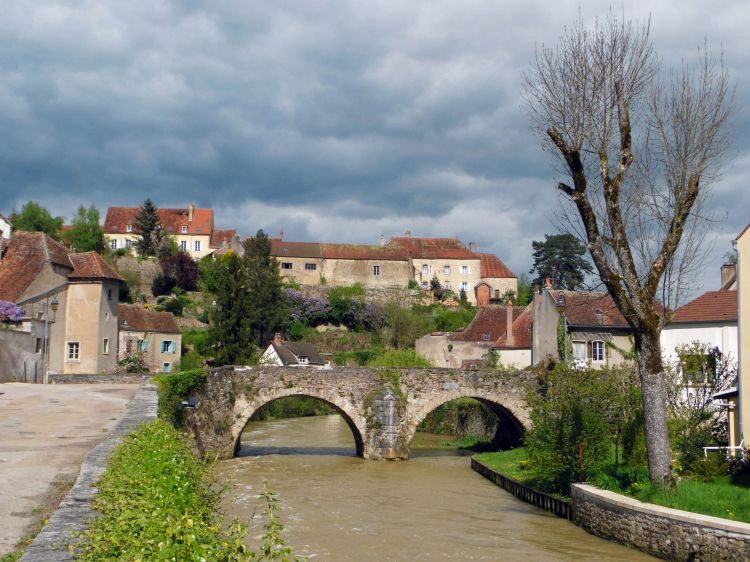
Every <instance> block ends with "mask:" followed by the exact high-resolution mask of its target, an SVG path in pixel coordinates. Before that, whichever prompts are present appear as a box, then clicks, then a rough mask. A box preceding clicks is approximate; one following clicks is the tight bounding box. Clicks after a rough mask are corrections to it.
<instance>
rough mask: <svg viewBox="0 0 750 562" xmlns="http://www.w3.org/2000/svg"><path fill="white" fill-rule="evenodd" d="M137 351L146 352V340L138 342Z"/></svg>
mask: <svg viewBox="0 0 750 562" xmlns="http://www.w3.org/2000/svg"><path fill="white" fill-rule="evenodd" d="M138 350H139V351H148V340H138Z"/></svg>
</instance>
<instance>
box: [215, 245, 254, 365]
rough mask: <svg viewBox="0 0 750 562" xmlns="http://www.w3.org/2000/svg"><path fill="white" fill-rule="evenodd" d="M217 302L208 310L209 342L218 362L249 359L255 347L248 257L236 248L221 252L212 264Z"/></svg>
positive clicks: (228, 362) (233, 363)
mask: <svg viewBox="0 0 750 562" xmlns="http://www.w3.org/2000/svg"><path fill="white" fill-rule="evenodd" d="M211 288H212V294H213V297H214V302H215V304H214V306H213V307H212V308H211V312H210V314H209V320H210V325H209V332H208V339H209V345H210V347H211V349H212V352H213V358H214V362H215V363H216V364H217V365H236V364H239V363H243V362H246V361H248V360H249V359H250V358H251V357H252V355H253V352H254V350H255V346H254V345H253V342H252V329H251V325H250V323H249V322H248V315H249V313H250V299H249V294H248V291H247V267H246V264H245V260H244V259H243V258H241V257H240V256H238V255H237V254H236V253H234V252H229V253H228V254H226V255H225V256H222V257H221V258H220V259H219V260H218V261H217V262H215V267H213V268H212V277H211Z"/></svg>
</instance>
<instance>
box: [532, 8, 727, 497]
mask: <svg viewBox="0 0 750 562" xmlns="http://www.w3.org/2000/svg"><path fill="white" fill-rule="evenodd" d="M699 61H700V64H699V65H697V66H696V67H691V66H689V65H686V64H683V65H682V66H681V68H679V69H677V70H670V71H663V70H662V69H661V67H660V61H659V60H658V59H657V57H656V55H655V54H654V51H653V48H652V45H651V42H650V39H649V23H648V22H646V23H643V24H640V23H633V22H621V21H618V20H617V19H616V18H615V17H613V16H610V17H609V18H608V19H607V20H606V21H604V22H599V21H597V22H596V23H595V24H594V26H593V27H592V28H587V27H586V26H585V25H584V24H583V22H582V21H581V20H579V21H578V22H576V24H575V25H574V26H573V27H572V28H570V29H567V30H566V31H565V32H564V33H563V35H562V37H561V38H560V41H559V44H558V45H557V46H556V47H555V48H548V47H544V46H542V47H541V48H540V49H539V50H538V51H537V55H536V58H535V60H534V62H533V64H532V66H531V69H530V70H529V71H528V72H527V73H526V74H525V75H524V91H525V97H526V101H527V103H528V108H529V114H530V116H531V120H532V123H533V128H534V129H535V130H536V132H537V133H539V135H540V136H541V138H542V143H543V146H544V147H545V148H546V149H549V150H550V151H551V153H552V154H553V157H554V158H555V159H556V161H557V162H558V163H559V164H560V165H561V168H560V170H561V172H562V174H563V175H564V176H565V177H567V178H569V180H568V181H563V182H560V183H558V186H557V187H558V189H559V190H560V192H561V193H562V194H563V197H564V199H567V200H569V202H570V203H572V205H570V206H568V208H569V209H571V210H572V212H571V213H569V215H568V216H569V219H570V221H571V223H570V224H571V226H572V227H573V230H574V232H577V233H578V234H579V236H580V237H581V238H582V239H583V240H585V241H586V242H587V245H588V249H589V251H590V252H591V256H592V259H593V261H594V265H595V266H596V269H597V271H598V273H599V277H600V279H601V281H602V283H603V284H604V285H605V286H606V288H607V290H608V291H609V293H610V294H611V296H612V298H613V299H614V302H615V303H616V305H617V307H618V309H619V310H620V312H621V313H622V314H623V316H624V317H625V318H626V319H627V321H628V323H629V324H630V326H631V327H632V329H633V331H634V334H635V351H636V354H637V360H638V361H637V362H638V371H639V376H640V380H641V387H642V391H643V392H642V394H643V410H644V424H645V428H646V447H647V450H648V462H649V472H650V477H651V480H652V481H653V482H654V483H656V484H660V485H671V483H672V482H673V478H672V473H671V468H670V461H671V456H670V449H669V437H668V434H667V408H666V398H665V388H664V369H663V366H662V358H661V350H660V345H659V336H660V333H661V329H662V327H663V326H664V324H665V323H666V322H667V321H668V316H669V314H668V311H670V310H674V309H675V308H676V306H677V304H678V301H679V299H680V295H681V293H682V292H683V291H684V289H685V286H686V285H685V284H686V282H687V279H688V277H689V275H690V274H691V273H693V272H695V270H696V267H698V264H699V263H700V261H699V258H700V256H701V252H700V249H701V245H702V243H703V238H704V235H705V233H706V230H707V220H708V218H707V217H706V216H705V214H704V213H703V202H704V201H705V196H706V187H707V186H708V185H709V184H710V183H711V182H712V181H713V180H715V179H716V178H717V176H718V172H719V169H720V167H721V164H722V162H723V161H724V157H725V155H726V153H727V151H728V146H729V134H728V131H727V129H728V120H729V116H730V114H731V108H732V102H733V95H732V91H731V88H730V86H729V81H728V75H727V73H726V71H725V69H724V67H723V65H722V62H721V59H719V61H718V62H717V61H716V60H715V59H714V58H713V57H712V56H711V55H710V54H709V53H708V51H707V50H705V49H704V50H702V51H699Z"/></svg>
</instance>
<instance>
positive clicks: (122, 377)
mask: <svg viewBox="0 0 750 562" xmlns="http://www.w3.org/2000/svg"><path fill="white" fill-rule="evenodd" d="M151 376H152V375H151V374H150V373H111V374H106V375H58V374H52V373H50V374H49V375H47V379H48V381H49V384H141V383H142V382H145V381H146V380H148V379H149V378H151Z"/></svg>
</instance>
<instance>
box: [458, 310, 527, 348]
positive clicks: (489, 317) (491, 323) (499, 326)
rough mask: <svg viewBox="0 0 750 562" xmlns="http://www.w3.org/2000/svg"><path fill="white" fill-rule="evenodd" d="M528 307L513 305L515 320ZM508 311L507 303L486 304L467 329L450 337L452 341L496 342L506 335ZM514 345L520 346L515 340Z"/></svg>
mask: <svg viewBox="0 0 750 562" xmlns="http://www.w3.org/2000/svg"><path fill="white" fill-rule="evenodd" d="M527 309H528V307H524V306H514V307H512V311H513V321H514V322H515V320H516V319H517V318H518V317H520V316H521V314H522V313H523V312H524V311H526V310H527ZM507 311H508V307H507V306H506V305H501V304H489V305H487V306H484V307H482V308H480V309H479V312H477V315H476V316H475V317H474V319H473V320H472V321H471V323H470V324H469V325H468V326H467V327H466V329H465V330H463V331H461V332H456V333H455V334H452V335H450V336H448V339H449V340H450V341H470V342H486V343H487V344H491V343H494V342H496V341H498V340H499V339H500V338H501V337H502V336H504V335H505V332H506V329H507V319H508V315H507ZM514 336H515V329H514ZM513 347H518V346H517V345H515V342H514V346H513Z"/></svg>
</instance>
